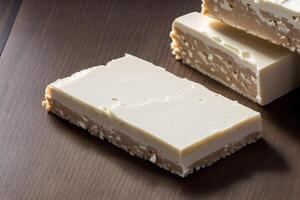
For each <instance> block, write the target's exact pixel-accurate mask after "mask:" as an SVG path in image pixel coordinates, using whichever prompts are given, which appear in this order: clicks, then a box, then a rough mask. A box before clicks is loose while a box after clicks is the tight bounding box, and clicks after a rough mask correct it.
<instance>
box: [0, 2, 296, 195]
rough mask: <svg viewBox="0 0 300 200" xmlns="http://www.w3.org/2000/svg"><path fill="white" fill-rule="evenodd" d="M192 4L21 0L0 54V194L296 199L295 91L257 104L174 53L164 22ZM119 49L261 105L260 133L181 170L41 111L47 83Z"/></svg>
mask: <svg viewBox="0 0 300 200" xmlns="http://www.w3.org/2000/svg"><path fill="white" fill-rule="evenodd" d="M200 4H201V2H200V0H186V1H182V0H172V1H171V0H151V1H150V0H126V1H125V0H110V1H107V0H89V1H85V0H81V1H76V0H42V1H41V0H24V1H23V4H22V6H21V8H20V11H19V14H18V16H17V19H16V21H15V24H14V27H13V29H12V32H11V34H10V37H9V39H8V41H7V44H6V47H5V49H4V51H3V54H2V56H1V59H0V110H1V111H0V199H1V200H17V199H70V200H75V199H128V200H131V199H163V200H166V199H172V200H177V199H272V200H273V199H292V200H293V199H295V200H296V199H300V159H299V154H300V106H299V102H300V90H299V89H298V90H296V91H294V92H292V93H290V94H288V95H286V96H284V97H283V98H280V99H279V100H277V101H275V102H274V103H272V104H270V105H268V106H266V107H263V108H262V107H260V106H258V105H255V104H254V103H252V102H251V101H249V100H247V99H245V98H243V97H241V96H240V95H238V94H236V93H234V92H232V91H230V90H229V89H227V88H225V87H223V86H222V85H220V84H218V83H216V82H215V81H212V80H210V79H208V78H206V77H205V76H203V75H201V74H199V73H197V72H196V71H194V70H192V69H190V68H189V67H187V66H184V65H182V64H180V63H179V62H176V61H175V59H174V58H173V57H172V56H171V54H170V48H169V44H170V39H169V36H168V35H169V31H170V28H171V23H172V21H173V19H174V18H175V17H177V16H180V15H182V14H185V13H188V12H190V11H197V10H198V11H200V9H201V6H200ZM124 53H131V54H134V55H136V56H139V57H141V58H144V59H146V60H148V61H151V62H153V63H154V64H157V65H160V66H164V67H166V68H167V69H168V70H169V71H171V72H173V73H175V74H177V75H178V76H182V77H187V78H188V79H190V80H193V81H196V82H199V83H202V84H204V85H205V86H207V87H208V88H210V89H211V90H213V91H215V92H218V93H221V94H223V95H224V96H226V97H229V98H230V99H234V100H238V101H239V102H240V103H242V104H244V105H246V106H249V107H251V108H253V109H255V110H257V111H260V112H261V113H262V116H263V128H264V132H263V134H264V140H260V141H259V142H257V143H255V144H253V145H250V146H247V147H246V148H244V149H243V150H241V151H239V152H238V153H236V154H234V155H233V156H231V157H229V158H227V159H225V160H222V161H220V162H218V163H216V164H215V165H213V166H211V167H209V168H207V169H205V170H202V171H200V172H198V173H195V174H194V175H191V176H189V177H188V178H185V179H182V178H178V177H176V176H174V175H172V174H169V173H168V172H165V171H164V170H161V169H159V168H158V167H156V166H154V165H152V164H150V163H149V162H145V161H143V160H141V159H138V158H134V157H131V156H129V155H128V154H127V153H125V152H123V151H121V150H119V149H117V148H116V147H114V146H113V145H111V144H109V143H107V142H105V141H100V140H98V139H97V138H94V137H92V136H89V135H88V134H87V133H86V132H85V131H83V130H81V129H80V128H77V127H75V126H72V125H70V124H68V123H67V122H65V121H64V120H61V119H59V118H58V117H55V116H54V115H52V114H47V113H46V112H45V111H44V110H43V108H42V107H41V100H42V98H43V95H44V89H45V88H46V86H47V84H48V83H50V82H52V81H54V80H56V79H58V78H62V77H65V76H68V75H70V74H71V73H73V72H76V71H78V70H80V69H83V68H87V67H90V66H94V65H99V64H105V63H106V62H107V61H109V60H111V59H113V58H117V57H120V56H122V55H123V54H124ZM299 67H300V66H299ZM299 76H300V75H299ZM137 92H138V91H137ZM179 123H180V122H179Z"/></svg>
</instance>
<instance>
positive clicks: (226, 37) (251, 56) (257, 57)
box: [173, 12, 300, 105]
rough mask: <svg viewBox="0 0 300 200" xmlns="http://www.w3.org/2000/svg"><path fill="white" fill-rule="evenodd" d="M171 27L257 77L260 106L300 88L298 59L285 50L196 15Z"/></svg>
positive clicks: (188, 16)
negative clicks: (200, 42)
mask: <svg viewBox="0 0 300 200" xmlns="http://www.w3.org/2000/svg"><path fill="white" fill-rule="evenodd" d="M173 27H178V28H179V29H180V30H181V31H183V32H185V33H189V34H191V35H192V36H193V37H195V38H197V39H199V40H201V41H203V42H204V43H205V44H206V45H207V46H210V47H213V48H216V49H219V50H220V51H222V52H224V53H226V54H227V55H228V56H230V57H232V58H233V59H234V61H235V62H236V63H237V64H238V65H240V66H241V67H245V68H248V69H250V70H251V71H253V72H254V73H256V75H257V90H258V95H257V97H256V101H257V102H258V103H259V104H261V105H265V104H268V103H270V102H272V101H274V100H275V99H277V98H279V97H280V96H282V95H284V94H286V93H288V92H290V91H291V90H293V89H294V88H296V87H298V86H299V85H300V79H299V78H298V77H299V74H300V68H299V67H298V63H299V61H300V57H299V56H297V55H295V54H293V53H291V52H290V51H289V50H287V49H285V48H282V47H279V46H276V45H273V44H270V43H268V42H266V41H263V40H262V39H259V38H256V37H254V36H250V35H248V34H246V33H244V32H242V31H239V30H237V29H234V28H231V27H230V26H228V25H225V24H223V23H221V22H218V21H216V20H214V19H211V18H209V17H207V16H204V15H202V14H200V13H197V12H194V13H190V14H187V15H184V16H182V17H179V18H177V19H176V20H175V21H174V23H173ZM244 95H245V96H247V94H244Z"/></svg>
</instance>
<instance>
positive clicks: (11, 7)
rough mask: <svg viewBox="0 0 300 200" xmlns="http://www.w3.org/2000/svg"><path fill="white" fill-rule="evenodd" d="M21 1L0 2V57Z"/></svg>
mask: <svg viewBox="0 0 300 200" xmlns="http://www.w3.org/2000/svg"><path fill="white" fill-rule="evenodd" d="M21 2H22V1H21V0H0V55H1V52H2V50H3V48H4V46H5V43H6V40H7V38H8V36H9V33H10V30H11V27H12V25H13V23H14V20H15V17H16V15H17V13H18V10H19V7H20V5H21Z"/></svg>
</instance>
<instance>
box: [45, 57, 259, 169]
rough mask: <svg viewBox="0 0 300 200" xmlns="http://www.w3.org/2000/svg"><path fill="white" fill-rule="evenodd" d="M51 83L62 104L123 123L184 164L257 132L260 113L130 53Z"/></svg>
mask: <svg viewBox="0 0 300 200" xmlns="http://www.w3.org/2000/svg"><path fill="white" fill-rule="evenodd" d="M49 87H50V88H52V89H51V93H52V94H51V95H53V96H52V98H54V99H56V100H57V101H59V102H60V103H61V104H62V105H65V106H67V107H68V108H70V109H72V110H74V111H75V112H78V113H80V114H82V115H85V116H87V117H88V118H90V119H91V120H93V121H95V122H98V123H99V124H101V125H102V124H104V126H108V127H111V128H116V126H117V125H116V124H123V125H122V127H120V126H119V125H118V128H122V130H121V131H122V132H124V133H126V134H127V135H128V136H129V137H131V138H133V139H134V140H136V141H138V142H139V143H141V144H143V145H145V146H147V145H150V146H153V147H154V148H156V149H158V151H159V152H160V153H161V154H162V155H163V156H165V157H166V158H167V159H169V160H172V161H174V162H177V163H180V164H181V165H182V166H183V167H184V166H189V165H191V164H192V163H193V162H194V161H196V160H198V159H200V158H201V157H204V156H207V155H209V154H210V153H212V152H214V151H216V150H219V149H220V148H223V147H224V146H225V145H226V144H228V143H229V142H236V141H239V140H240V139H242V138H244V137H246V136H247V135H248V134H251V133H254V132H260V131H261V119H260V114H259V113H257V112H255V111H253V110H251V109H249V108H247V107H245V106H242V105H240V104H238V103H237V102H233V101H231V100H229V99H227V98H225V97H223V96H220V95H218V94H216V93H214V92H211V91H209V90H208V89H206V88H205V87H203V86H201V85H199V84H197V83H194V82H192V81H189V80H187V79H182V78H179V77H177V76H175V75H173V74H171V73H169V72H166V71H165V69H164V68H161V67H157V66H154V65H153V64H151V63H149V62H147V61H144V60H142V59H139V58H137V57H134V56H131V55H126V56H125V57H122V58H119V59H116V60H113V61H111V62H109V63H108V64H107V66H98V67H93V68H90V69H86V70H83V71H81V72H78V73H75V74H74V75H72V76H70V77H67V78H65V79H62V80H58V81H56V82H54V83H52V84H50V85H49ZM48 95H49V94H48ZM112 122H117V123H115V124H112ZM119 122H120V123H119ZM202 147H203V148H202ZM204 148H205V149H204ZM195 151H198V153H197V155H195V154H193V153H194V152H195ZM183 154H184V156H185V158H182V156H183Z"/></svg>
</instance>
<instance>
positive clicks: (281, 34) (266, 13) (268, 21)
mask: <svg viewBox="0 0 300 200" xmlns="http://www.w3.org/2000/svg"><path fill="white" fill-rule="evenodd" d="M202 12H203V13H204V14H205V15H209V16H211V17H214V18H216V19H218V20H221V21H223V22H225V23H227V24H230V25H231V26H234V27H236V28H238V29H241V30H244V31H246V32H248V33H250V34H253V35H255V36H257V37H261V38H263V39H266V40H269V41H271V42H272V43H275V44H277V45H282V46H284V47H286V48H288V49H290V50H292V51H298V53H300V1H299V0H204V1H203V5H202Z"/></svg>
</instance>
